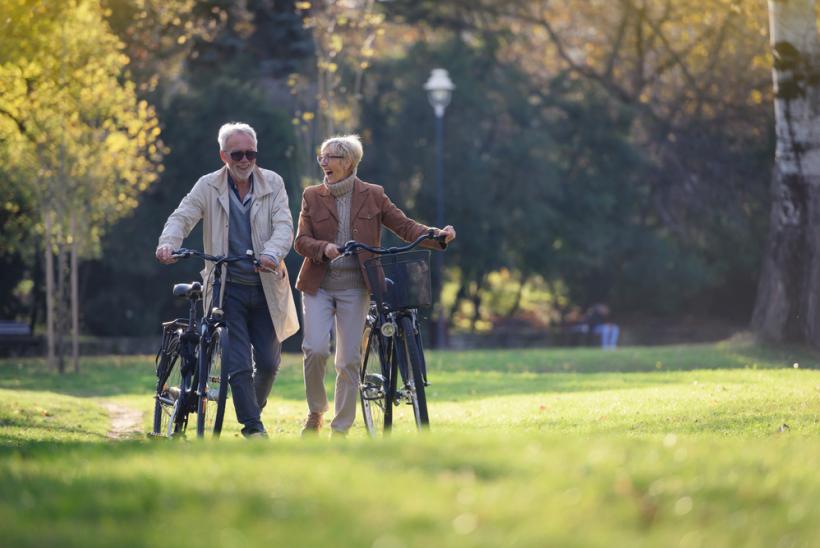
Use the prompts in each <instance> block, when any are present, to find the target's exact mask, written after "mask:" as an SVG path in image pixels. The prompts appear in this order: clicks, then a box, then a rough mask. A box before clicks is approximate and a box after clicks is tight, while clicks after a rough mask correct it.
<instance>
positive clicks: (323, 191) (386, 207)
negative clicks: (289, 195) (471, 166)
mask: <svg viewBox="0 0 820 548" xmlns="http://www.w3.org/2000/svg"><path fill="white" fill-rule="evenodd" d="M350 224H351V227H350V233H351V234H352V237H353V239H354V240H356V241H358V242H362V243H365V244H368V245H370V246H374V247H376V246H379V245H381V232H382V225H383V226H385V227H387V228H388V229H389V230H391V231H392V232H393V233H395V234H396V236H398V237H399V238H401V239H402V240H404V241H406V242H411V241H413V240H415V239H416V238H418V237H419V236H421V235H422V234H423V233H424V232H425V231H427V230H429V227H427V226H425V225H423V224H419V223H417V222H416V221H414V220H412V219H410V218H408V217H407V215H405V214H404V212H403V211H402V210H401V209H399V208H398V207H396V205H395V204H394V203H393V202H391V201H390V198H388V197H387V194H385V193H384V189H383V188H382V187H380V186H378V185H373V184H370V183H365V182H364V181H362V180H361V179H359V178H358V177H357V178H356V179H355V181H354V182H353V196H352V197H351V202H350ZM338 230H339V218H338V213H337V211H336V198H335V197H334V196H333V195H332V194H331V193H330V191H329V190H328V189H327V187H326V186H325V185H323V184H321V185H314V186H310V187H308V188H306V189H305V191H304V192H303V193H302V210H301V212H300V213H299V229H298V230H297V232H296V241H295V242H294V244H293V248H294V249H295V250H296V252H297V253H298V254H299V255H301V256H303V257H304V258H305V259H304V261H302V268H301V269H300V270H299V276H298V277H297V278H296V289H298V290H300V291H304V292H306V293H310V294H311V295H313V294H315V293H316V291H317V290H318V289H319V285H320V284H321V283H322V279H323V278H324V277H325V274H326V273H327V270H328V263H329V262H330V261H329V259H328V258H327V257H325V255H324V248H325V245H327V243H328V242H335V241H336V233H337V232H338ZM421 246H422V247H427V248H430V249H443V248H444V247H445V245H444V244H439V243H438V242H436V241H434V240H427V241H424V242H422V243H421ZM372 256H373V254H372V253H369V252H367V251H361V252H360V253H359V254H358V258H359V266H360V268H361V269H362V276H363V277H364V280H365V283H367V274H366V273H365V270H364V262H365V261H366V260H367V259H369V258H370V257H372Z"/></svg>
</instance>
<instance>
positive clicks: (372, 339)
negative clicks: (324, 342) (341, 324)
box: [359, 325, 392, 438]
mask: <svg viewBox="0 0 820 548" xmlns="http://www.w3.org/2000/svg"><path fill="white" fill-rule="evenodd" d="M380 351H381V344H380V343H379V337H378V334H377V333H375V332H374V331H373V326H372V325H366V326H365V329H364V332H363V333H362V358H361V359H362V363H361V368H360V372H359V399H360V401H361V404H362V418H363V420H364V426H365V429H367V433H368V434H370V436H371V437H373V438H378V437H379V436H380V435H381V434H382V433H383V432H384V426H385V414H386V413H385V412H386V411H387V410H391V411H392V409H391V408H390V407H389V406H388V405H387V402H388V399H387V384H388V383H387V379H386V378H385V376H384V374H383V367H382V358H381V355H380Z"/></svg>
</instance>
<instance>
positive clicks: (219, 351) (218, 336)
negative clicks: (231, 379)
mask: <svg viewBox="0 0 820 548" xmlns="http://www.w3.org/2000/svg"><path fill="white" fill-rule="evenodd" d="M226 340H227V331H226V330H225V329H224V328H222V327H218V328H216V330H215V331H214V332H213V334H212V335H211V340H210V341H209V342H208V348H207V349H205V351H204V352H200V370H199V371H200V382H199V389H200V394H199V396H198V405H197V413H196V435H197V436H199V437H200V438H202V437H205V436H206V435H211V436H213V437H214V438H218V437H219V434H220V432H222V420H223V419H224V417H225V402H226V401H227V398H228V382H227V375H226V371H225V368H224V367H223V366H222V362H223V357H224V355H225V348H224V345H225V343H226Z"/></svg>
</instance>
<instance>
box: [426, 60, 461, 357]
mask: <svg viewBox="0 0 820 548" xmlns="http://www.w3.org/2000/svg"><path fill="white" fill-rule="evenodd" d="M455 88H456V86H455V85H453V82H452V81H451V80H450V76H449V75H448V74H447V70H446V69H443V68H435V69H433V70H432V72H431V73H430V78H429V79H428V80H427V83H425V84H424V89H425V90H426V91H427V99H428V100H429V101H430V105H431V106H432V107H433V112H435V115H436V226H437V227H438V228H441V227H443V226H444V111H445V109H446V108H447V105H449V104H450V99H451V98H452V96H453V90H454V89H455ZM433 255H434V261H435V263H434V264H435V270H436V279H437V280H438V281H437V283H436V299H437V301H438V305H439V313H438V318H437V320H436V346H438V347H439V348H443V347H444V341H445V317H444V307H443V306H442V304H441V289H442V287H443V286H444V254H443V253H434V254H433Z"/></svg>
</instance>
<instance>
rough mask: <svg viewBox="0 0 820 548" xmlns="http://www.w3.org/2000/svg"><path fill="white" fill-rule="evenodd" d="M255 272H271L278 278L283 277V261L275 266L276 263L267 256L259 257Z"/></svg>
mask: <svg viewBox="0 0 820 548" xmlns="http://www.w3.org/2000/svg"><path fill="white" fill-rule="evenodd" d="M257 265H258V266H257V267H256V271H257V272H271V273H273V274H277V275H279V276H280V277H284V276H285V261H279V263H278V264H277V263H276V261H274V260H273V259H271V258H270V257H268V256H267V255H260V256H259V260H258V261H257Z"/></svg>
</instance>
